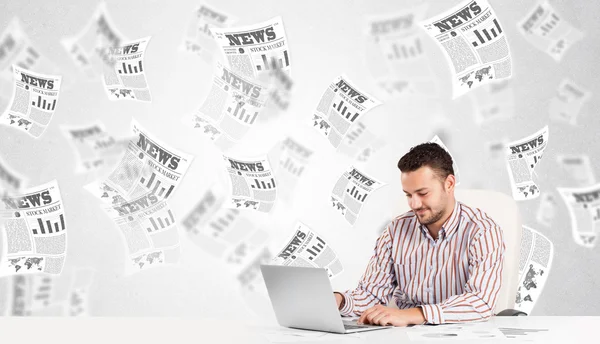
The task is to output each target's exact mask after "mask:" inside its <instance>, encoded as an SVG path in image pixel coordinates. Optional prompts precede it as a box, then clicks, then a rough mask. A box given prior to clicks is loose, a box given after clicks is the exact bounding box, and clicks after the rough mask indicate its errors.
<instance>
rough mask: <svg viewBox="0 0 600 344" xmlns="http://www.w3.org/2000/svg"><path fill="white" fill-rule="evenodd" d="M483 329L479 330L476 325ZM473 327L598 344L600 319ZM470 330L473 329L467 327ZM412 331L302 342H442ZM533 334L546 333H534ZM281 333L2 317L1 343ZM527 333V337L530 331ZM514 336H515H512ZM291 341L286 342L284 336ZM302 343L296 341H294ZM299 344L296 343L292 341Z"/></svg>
mask: <svg viewBox="0 0 600 344" xmlns="http://www.w3.org/2000/svg"><path fill="white" fill-rule="evenodd" d="M479 324H481V325H479ZM442 326H445V325H441V326H426V327H427V329H424V328H421V329H419V331H423V330H427V331H431V332H430V333H431V334H432V335H435V333H439V332H441V331H440V329H441V327H442ZM477 326H481V327H482V328H483V327H486V328H489V327H495V328H502V329H504V330H503V332H504V333H508V332H509V330H507V329H508V328H516V329H524V331H523V334H521V335H516V338H510V339H509V338H499V339H498V338H497V339H486V340H481V339H479V340H468V341H461V340H457V339H453V340H443V341H445V342H457V343H458V342H460V343H500V342H502V343H555V342H556V343H598V342H600V339H598V338H599V337H598V334H597V331H598V329H599V328H600V317H494V318H492V319H490V320H489V321H487V322H483V323H477ZM470 328H471V329H474V327H473V326H471V327H470ZM411 330H415V329H412V328H393V329H388V330H379V331H373V332H364V333H361V334H360V335H359V336H360V338H357V337H355V336H346V335H329V334H328V335H323V336H321V337H312V338H302V342H303V343H310V342H315V343H435V342H439V341H441V340H439V339H435V338H432V339H431V340H429V339H427V341H411V340H410V336H409V334H408V331H411ZM536 330H548V331H541V332H535V331H536ZM281 331H284V329H283V328H281V327H279V326H278V325H275V324H272V323H269V324H261V323H260V319H257V318H252V319H245V320H238V321H235V320H233V319H222V320H217V319H205V318H82V319H76V318H0V338H1V339H0V341H1V342H2V343H36V344H39V343H43V344H47V343H61V344H63V343H81V344H88V343H103V344H107V343H127V344H133V343H136V344H137V343H141V344H149V343H162V344H167V343H168V344H181V343H202V344H213V343H238V344H242V343H270V341H269V340H268V339H267V337H266V335H268V334H273V333H277V332H281ZM528 331H530V332H528ZM515 332H518V331H515ZM288 338H289V337H288ZM296 339H300V338H296ZM296 342H298V341H296Z"/></svg>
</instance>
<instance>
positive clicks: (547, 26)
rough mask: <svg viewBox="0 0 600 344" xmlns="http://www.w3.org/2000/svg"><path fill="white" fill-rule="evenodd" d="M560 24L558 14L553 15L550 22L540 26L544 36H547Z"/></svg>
mask: <svg viewBox="0 0 600 344" xmlns="http://www.w3.org/2000/svg"><path fill="white" fill-rule="evenodd" d="M559 22H560V17H559V16H557V15H556V13H552V14H551V15H550V18H549V20H548V21H547V22H545V23H544V24H542V25H541V26H540V30H542V36H546V35H547V34H548V33H549V32H550V31H552V29H554V28H555V27H556V26H557V25H558V23H559Z"/></svg>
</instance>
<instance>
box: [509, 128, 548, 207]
mask: <svg viewBox="0 0 600 344" xmlns="http://www.w3.org/2000/svg"><path fill="white" fill-rule="evenodd" d="M548 136H549V133H548V126H545V127H543V128H542V129H540V130H539V131H537V132H536V133H534V134H532V135H529V136H527V137H525V138H523V139H520V140H516V141H512V142H509V143H508V145H507V146H506V149H505V152H506V155H505V158H506V168H507V169H508V176H509V178H510V185H511V190H512V195H513V198H514V199H515V200H517V201H522V200H527V199H534V198H537V197H538V196H539V195H540V189H539V188H538V186H537V184H536V183H534V182H533V173H534V168H535V166H536V165H537V163H538V162H539V161H540V159H541V158H542V155H543V154H544V150H546V145H547V144H548Z"/></svg>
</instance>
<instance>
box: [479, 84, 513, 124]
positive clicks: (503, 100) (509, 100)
mask: <svg viewBox="0 0 600 344" xmlns="http://www.w3.org/2000/svg"><path fill="white" fill-rule="evenodd" d="M470 95H471V96H472V97H471V99H472V100H473V103H474V111H473V115H474V119H475V123H476V124H477V125H479V126H481V125H484V124H489V123H493V122H494V121H499V120H509V119H511V118H514V116H515V92H514V90H513V88H512V87H511V86H510V81H509V80H506V79H505V80H502V81H499V82H493V83H490V84H487V85H485V86H483V87H480V88H478V89H476V90H473V92H471V93H470Z"/></svg>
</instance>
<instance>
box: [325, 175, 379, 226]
mask: <svg viewBox="0 0 600 344" xmlns="http://www.w3.org/2000/svg"><path fill="white" fill-rule="evenodd" d="M383 185H385V183H383V182H380V181H379V180H377V179H375V178H373V177H371V176H368V175H367V174H365V173H364V172H361V171H359V170H358V169H356V168H355V167H353V166H351V167H350V168H349V169H348V170H347V171H346V172H344V174H342V175H341V176H340V178H339V179H338V181H337V182H336V183H335V186H334V187H333V190H332V191H331V205H332V207H333V208H334V209H336V210H338V211H339V212H340V214H341V215H342V216H343V217H344V219H346V221H347V222H348V223H350V224H351V225H354V224H355V223H356V220H357V219H358V215H359V214H360V211H361V209H362V207H363V205H364V203H365V202H366V199H367V196H368V195H370V194H371V192H373V191H375V190H377V189H379V188H380V187H382V186H383Z"/></svg>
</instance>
